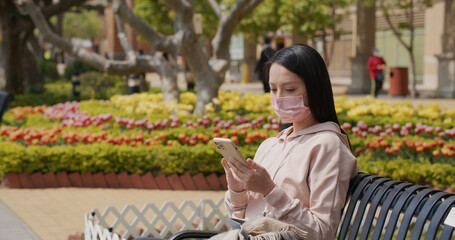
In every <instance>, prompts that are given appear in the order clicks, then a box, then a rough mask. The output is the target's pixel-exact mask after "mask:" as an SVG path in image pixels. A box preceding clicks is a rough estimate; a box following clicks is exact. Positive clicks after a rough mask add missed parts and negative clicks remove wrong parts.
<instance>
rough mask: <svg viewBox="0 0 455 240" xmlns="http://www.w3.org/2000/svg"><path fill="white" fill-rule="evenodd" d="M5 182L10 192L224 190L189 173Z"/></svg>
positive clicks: (219, 179) (212, 178)
mask: <svg viewBox="0 0 455 240" xmlns="http://www.w3.org/2000/svg"><path fill="white" fill-rule="evenodd" d="M5 177H6V182H7V185H8V186H9V187H10V188H57V187H85V188H136V189H162V190H191V191H194V190H203V191H209V190H225V189H227V182H226V176H225V175H222V176H217V175H216V174H214V173H213V174H211V175H209V176H208V177H205V176H204V175H203V174H202V173H199V174H197V175H195V176H191V175H190V174H189V173H185V174H184V175H181V176H179V175H178V174H176V173H174V174H172V175H170V176H166V175H164V174H161V175H160V176H157V177H153V175H152V174H151V173H149V172H148V173H146V174H144V175H142V176H141V175H139V174H137V173H132V174H128V173H127V172H123V173H119V174H115V173H113V172H111V173H107V174H104V173H102V172H98V173H93V174H92V173H84V174H80V173H79V172H74V173H69V174H68V173H66V172H60V173H57V174H56V173H54V172H48V173H45V174H42V173H41V172H37V173H34V174H31V175H30V174H28V173H20V174H18V173H8V174H6V176H5Z"/></svg>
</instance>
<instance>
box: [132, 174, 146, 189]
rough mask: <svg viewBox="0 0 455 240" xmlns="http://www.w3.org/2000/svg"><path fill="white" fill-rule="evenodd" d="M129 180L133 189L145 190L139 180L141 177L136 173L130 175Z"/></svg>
mask: <svg viewBox="0 0 455 240" xmlns="http://www.w3.org/2000/svg"><path fill="white" fill-rule="evenodd" d="M130 180H131V184H133V187H134V188H138V189H144V188H145V186H144V183H143V182H142V178H141V176H139V174H137V173H132V174H130Z"/></svg>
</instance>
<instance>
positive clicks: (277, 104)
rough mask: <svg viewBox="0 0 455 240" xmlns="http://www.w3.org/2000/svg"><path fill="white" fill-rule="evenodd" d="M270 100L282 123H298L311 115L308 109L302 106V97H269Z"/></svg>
mask: <svg viewBox="0 0 455 240" xmlns="http://www.w3.org/2000/svg"><path fill="white" fill-rule="evenodd" d="M305 95H306V94H305ZM271 98H272V107H273V110H275V113H276V115H278V117H279V118H280V119H281V120H282V121H283V122H286V123H293V122H300V121H302V120H304V119H305V118H307V117H308V116H309V115H310V114H311V110H310V108H309V107H305V105H304V104H303V96H302V95H300V96H292V97H273V96H271Z"/></svg>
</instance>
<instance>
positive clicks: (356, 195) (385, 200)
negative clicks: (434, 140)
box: [169, 173, 455, 240]
mask: <svg viewBox="0 0 455 240" xmlns="http://www.w3.org/2000/svg"><path fill="white" fill-rule="evenodd" d="M454 207H455V195H454V194H450V193H446V192H442V191H438V190H434V189H432V188H428V187H423V186H418V185H414V184H411V183H405V182H400V181H395V180H393V179H389V178H384V177H379V176H376V175H368V174H365V173H359V174H358V175H357V176H356V177H355V178H353V179H352V180H351V183H350V186H349V191H348V197H347V201H346V205H345V207H344V209H343V214H342V219H341V222H340V225H339V226H338V233H337V237H336V239H349V240H351V239H352V240H354V239H359V240H362V239H400V240H401V239H403V240H404V239H411V240H417V239H421V237H422V239H444V240H449V239H455V233H454V227H453V226H449V225H445V224H444V220H445V218H446V217H447V215H448V214H449V212H450V211H451V209H452V208H454ZM216 233H217V232H210V231H198V230H188V231H182V232H179V233H176V234H174V235H173V236H172V237H171V238H169V239H170V240H179V239H187V238H210V237H211V236H213V235H215V234H216ZM423 237H425V238H423Z"/></svg>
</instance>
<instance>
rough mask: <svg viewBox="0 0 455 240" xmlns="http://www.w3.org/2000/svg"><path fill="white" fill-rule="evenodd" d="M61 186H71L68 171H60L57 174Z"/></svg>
mask: <svg viewBox="0 0 455 240" xmlns="http://www.w3.org/2000/svg"><path fill="white" fill-rule="evenodd" d="M55 177H56V178H57V182H58V185H59V186H60V187H71V182H70V179H69V177H68V174H67V173H66V172H60V173H57V174H56V175H55Z"/></svg>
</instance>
